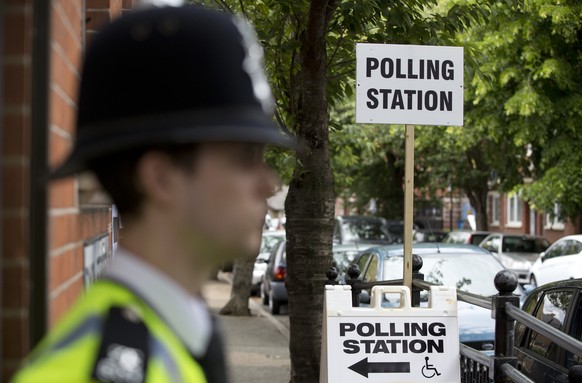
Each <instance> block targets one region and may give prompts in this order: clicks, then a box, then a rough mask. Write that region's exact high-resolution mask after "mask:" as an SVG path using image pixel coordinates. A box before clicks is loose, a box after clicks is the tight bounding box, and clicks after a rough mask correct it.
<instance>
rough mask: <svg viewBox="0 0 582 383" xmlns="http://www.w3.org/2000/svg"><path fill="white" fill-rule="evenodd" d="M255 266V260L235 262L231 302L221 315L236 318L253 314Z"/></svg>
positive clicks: (221, 311) (222, 310)
mask: <svg viewBox="0 0 582 383" xmlns="http://www.w3.org/2000/svg"><path fill="white" fill-rule="evenodd" d="M254 265H255V260H254V259H253V258H248V259H246V258H245V259H237V260H235V261H234V268H233V278H232V291H231V293H230V300H229V301H228V303H227V304H226V305H225V306H224V307H223V308H222V309H221V310H220V314H222V315H236V316H248V315H250V314H251V311H250V310H249V298H250V296H251V285H252V279H253V267H254Z"/></svg>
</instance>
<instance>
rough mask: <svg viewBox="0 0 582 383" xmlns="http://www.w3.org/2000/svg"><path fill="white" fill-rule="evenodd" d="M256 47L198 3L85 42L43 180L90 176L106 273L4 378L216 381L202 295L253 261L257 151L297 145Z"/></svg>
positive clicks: (261, 215)
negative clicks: (114, 211) (102, 215)
mask: <svg viewBox="0 0 582 383" xmlns="http://www.w3.org/2000/svg"><path fill="white" fill-rule="evenodd" d="M261 52H262V51H261V49H260V47H259V46H258V44H257V42H256V40H255V38H254V36H253V31H252V29H251V28H250V27H249V26H248V25H247V24H245V23H244V22H243V21H241V20H239V19H237V18H235V17H234V16H232V15H229V14H226V13H221V12H217V11H211V10H208V9H205V8H202V7H196V6H185V7H165V8H155V9H147V10H139V11H133V13H130V14H128V15H126V16H123V17H121V18H119V19H117V20H116V21H114V22H113V23H111V24H110V25H108V26H107V27H105V28H104V29H103V30H102V31H101V32H100V33H99V34H98V35H97V36H96V37H95V39H94V40H93V41H92V42H91V44H90V46H89V49H88V51H87V53H86V57H85V62H84V66H83V71H82V79H81V86H80V97H79V110H78V118H77V141H76V144H75V147H74V149H73V151H72V153H71V155H70V156H69V158H68V159H67V160H66V161H65V162H64V163H63V164H62V166H61V167H60V168H58V169H57V170H56V171H55V172H54V173H53V176H54V177H55V178H59V177H66V176H71V175H73V174H75V173H78V172H81V171H84V170H91V171H93V172H94V173H95V174H96V176H97V178H98V179H99V181H100V183H101V184H102V185H103V187H104V189H105V190H106V191H107V192H108V193H109V194H110V195H111V197H112V199H113V201H114V202H115V204H116V206H117V208H118V210H119V212H120V217H121V219H122V222H123V226H124V228H123V231H122V233H121V239H120V245H119V247H118V251H117V252H116V254H115V257H114V262H113V265H112V267H111V268H110V270H109V272H108V273H107V274H106V275H105V276H104V278H102V279H100V280H99V281H97V282H96V283H95V284H94V285H93V286H92V287H91V288H89V289H88V291H87V292H86V293H85V294H84V296H83V297H82V298H81V299H80V301H79V302H78V303H77V304H76V305H75V306H74V307H73V308H72V310H71V311H70V312H69V313H68V314H67V315H66V316H65V317H64V319H63V320H62V321H61V322H60V323H59V324H58V325H57V326H56V327H55V328H54V330H53V331H52V332H50V334H49V335H48V336H47V337H46V338H45V339H44V340H43V341H42V342H41V343H40V345H39V346H38V347H37V348H36V349H35V350H34V351H33V353H32V354H31V355H30V357H29V358H28V361H27V364H26V365H25V366H24V368H23V369H22V370H20V371H19V372H18V373H17V374H16V375H15V377H14V382H15V383H26V382H43V383H49V382H59V383H63V382H95V381H99V382H116V383H138V382H149V383H153V382H155V383H165V382H167V383H180V382H184V383H205V382H208V383H213V382H224V381H226V372H225V371H226V369H225V366H224V355H223V351H222V344H221V341H220V335H219V332H218V331H217V329H216V325H215V323H214V321H213V319H212V318H211V316H210V315H209V313H208V311H207V309H206V307H205V305H204V303H203V302H202V301H201V300H200V299H199V296H200V289H201V286H202V284H203V282H204V280H205V279H206V277H207V276H208V275H209V273H210V272H211V271H212V270H214V269H215V268H216V266H217V265H219V264H221V263H223V262H226V261H232V260H233V259H234V258H236V257H240V256H255V255H256V254H257V252H258V249H259V245H260V238H261V235H260V233H261V229H262V226H263V223H264V219H265V211H266V201H265V200H266V198H267V197H268V196H269V195H270V194H271V193H272V191H273V188H274V177H273V175H272V172H271V171H269V169H268V168H267V167H266V166H265V164H264V162H263V150H264V145H265V144H275V145H280V146H287V147H293V146H294V145H295V144H294V142H293V140H292V139H291V138H290V137H289V136H288V135H285V134H283V133H282V132H281V131H280V130H279V129H278V128H276V127H275V126H274V125H273V123H272V115H271V113H272V112H273V100H272V98H271V93H270V89H269V86H268V84H267V82H266V79H265V75H264V72H263V69H262V64H261V59H262V56H261V54H262V53H261Z"/></svg>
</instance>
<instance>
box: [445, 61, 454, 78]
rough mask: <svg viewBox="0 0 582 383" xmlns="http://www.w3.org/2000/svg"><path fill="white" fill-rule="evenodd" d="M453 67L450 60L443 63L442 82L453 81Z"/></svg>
mask: <svg viewBox="0 0 582 383" xmlns="http://www.w3.org/2000/svg"><path fill="white" fill-rule="evenodd" d="M454 68H455V66H454V64H453V62H452V61H451V60H445V61H443V73H442V76H443V80H454V79H455V69H454Z"/></svg>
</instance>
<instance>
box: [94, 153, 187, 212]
mask: <svg viewBox="0 0 582 383" xmlns="http://www.w3.org/2000/svg"><path fill="white" fill-rule="evenodd" d="M151 151H157V152H162V153H164V154H165V155H167V156H168V157H169V158H170V160H171V161H172V162H173V163H174V165H175V166H176V167H178V168H181V169H183V170H185V171H193V170H194V164H195V156H196V144H188V145H169V146H163V145H161V146H149V147H141V148H136V149H130V150H125V151H123V152H120V153H116V154H112V155H108V156H105V157H103V158H101V159H98V160H96V161H92V162H91V163H90V164H89V168H90V169H91V170H92V171H93V172H94V173H95V175H96V176H97V179H98V180H99V182H100V183H101V186H103V188H104V189H105V191H106V192H107V193H108V194H109V196H110V197H111V199H112V200H113V203H115V205H116V206H117V209H118V211H119V214H120V216H122V217H123V218H124V219H126V220H130V219H133V218H136V217H137V216H139V214H140V211H141V207H142V204H143V200H144V194H143V193H142V191H141V187H140V185H139V182H138V179H137V178H136V175H137V172H136V170H137V165H138V163H139V160H140V159H141V158H142V157H143V155H144V154H146V153H148V152H151Z"/></svg>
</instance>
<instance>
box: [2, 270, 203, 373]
mask: <svg viewBox="0 0 582 383" xmlns="http://www.w3.org/2000/svg"><path fill="white" fill-rule="evenodd" d="M112 328H113V329H114V330H115V331H110V329H112ZM140 345H142V346H143V345H147V347H145V349H146V350H147V351H146V354H147V355H144V352H143V350H142V347H140ZM98 381H104V382H115V383H140V382H145V383H207V380H206V377H205V374H204V371H203V369H202V367H201V366H200V364H199V363H198V362H197V361H196V360H195V359H194V358H193V357H192V356H191V354H190V353H189V352H188V350H187V348H186V347H185V346H184V345H183V344H182V342H181V341H180V339H179V338H178V337H177V336H176V335H175V334H174V333H173V332H172V330H171V329H170V328H169V327H168V326H167V325H166V323H164V321H163V320H162V319H161V318H160V317H159V316H158V315H157V314H156V313H155V312H154V311H153V310H152V309H151V308H150V307H149V306H148V305H147V304H145V303H144V302H143V301H142V300H141V299H140V298H138V297H137V296H136V295H135V294H133V293H132V292H131V291H129V290H128V289H127V288H125V287H123V286H121V285H119V284H117V283H115V282H112V281H107V280H101V281H98V282H96V283H95V284H94V285H93V286H92V287H91V288H90V289H89V290H88V291H87V292H86V293H85V295H84V296H83V297H82V298H81V299H80V300H79V302H77V303H76V304H75V306H74V307H73V309H72V310H71V311H69V313H67V315H66V316H65V318H64V319H63V320H62V321H61V322H60V323H59V324H58V325H57V326H56V328H55V329H54V330H53V331H51V332H50V333H49V334H48V335H47V337H46V338H45V339H43V341H42V342H41V343H40V344H39V345H38V347H37V348H36V349H35V350H34V351H33V352H32V353H31V355H30V356H29V358H28V359H27V363H26V365H25V366H24V367H23V369H22V370H20V371H19V372H18V373H17V374H16V375H15V376H14V378H13V380H12V382H13V383H32V382H39V383H40V382H42V383H53V382H54V383H67V382H71V383H73V382H75V383H84V382H98Z"/></svg>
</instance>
